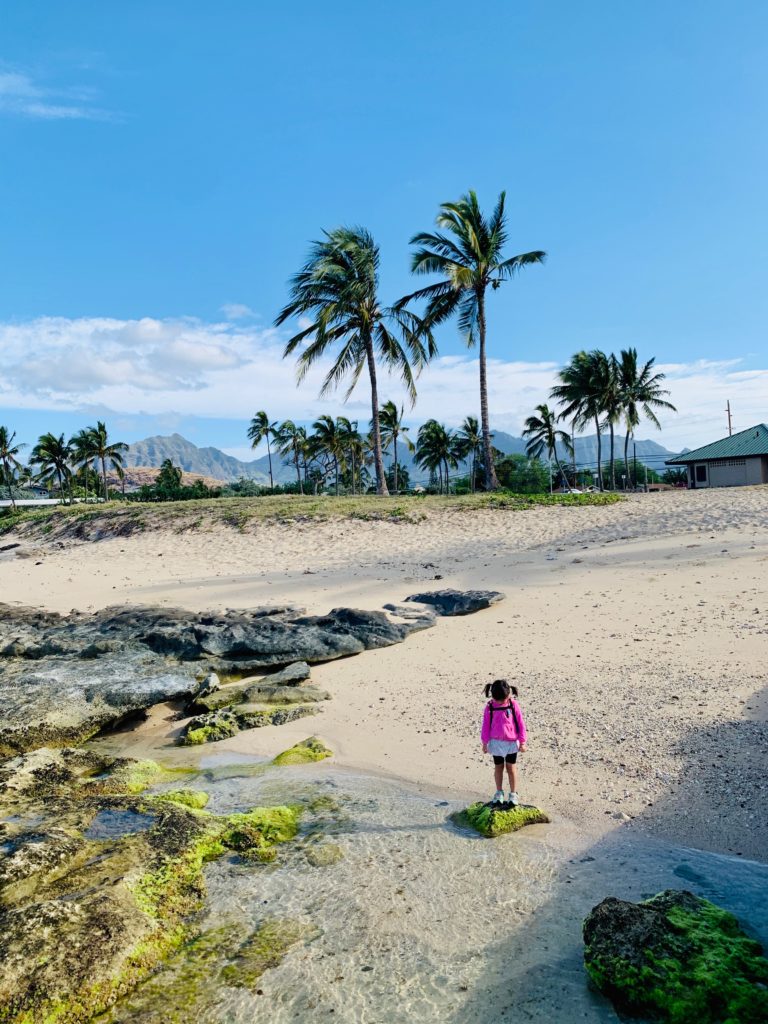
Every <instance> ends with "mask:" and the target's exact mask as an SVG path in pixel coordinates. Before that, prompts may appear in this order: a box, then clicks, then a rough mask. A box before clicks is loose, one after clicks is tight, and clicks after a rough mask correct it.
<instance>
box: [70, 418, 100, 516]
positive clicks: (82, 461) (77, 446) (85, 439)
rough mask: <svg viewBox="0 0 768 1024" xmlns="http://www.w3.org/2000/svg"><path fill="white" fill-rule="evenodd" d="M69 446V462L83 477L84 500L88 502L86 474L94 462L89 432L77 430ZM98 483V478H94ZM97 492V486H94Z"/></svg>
mask: <svg viewBox="0 0 768 1024" xmlns="http://www.w3.org/2000/svg"><path fill="white" fill-rule="evenodd" d="M69 446H70V448H71V449H72V455H71V461H72V464H73V465H74V466H77V467H78V468H79V470H80V473H81V474H82V476H83V483H84V487H85V500H86V501H87V500H88V474H89V471H90V469H91V465H92V463H94V462H95V459H94V455H93V444H92V439H91V435H90V431H89V430H78V432H77V433H76V434H73V435H72V437H71V438H70V439H69ZM96 479H97V481H98V476H97V477H96ZM96 491H98V484H97V485H96Z"/></svg>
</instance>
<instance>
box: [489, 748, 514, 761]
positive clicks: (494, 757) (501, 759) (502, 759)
mask: <svg viewBox="0 0 768 1024" xmlns="http://www.w3.org/2000/svg"><path fill="white" fill-rule="evenodd" d="M491 757H492V758H493V763H494V764H504V762H505V761H506V762H507V764H516V763H517V751H515V752H514V754H507V756H506V757H499V755H498V754H492V755H491Z"/></svg>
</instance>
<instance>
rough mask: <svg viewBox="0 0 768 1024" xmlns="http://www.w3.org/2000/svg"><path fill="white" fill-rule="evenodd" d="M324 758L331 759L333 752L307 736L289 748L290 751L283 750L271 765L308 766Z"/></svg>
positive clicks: (313, 737)
mask: <svg viewBox="0 0 768 1024" xmlns="http://www.w3.org/2000/svg"><path fill="white" fill-rule="evenodd" d="M326 757H333V751H332V750H329V749H328V747H326V745H325V744H324V743H323V741H322V740H319V739H318V738H317V736H309V737H308V738H307V739H305V740H302V741H301V743H297V744H296V745H295V746H293V747H291V748H290V750H284V751H283V752H282V754H278V755H277V757H276V758H275V759H274V760H273V761H272V764H277V765H285V764H309V763H310V762H312V761H322V760H324V759H325V758H326Z"/></svg>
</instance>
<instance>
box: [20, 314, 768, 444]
mask: <svg viewBox="0 0 768 1024" xmlns="http://www.w3.org/2000/svg"><path fill="white" fill-rule="evenodd" d="M282 352H283V337H282V335H281V334H280V333H279V332H277V331H275V330H270V329H261V328H256V327H252V326H246V325H239V324H233V323H232V322H224V323H205V322H203V321H200V320H196V319H193V318H182V319H173V320H170V319H169V320H157V319H152V318H142V319H139V320H118V319H112V318H106V317H83V318H80V319H66V318H64V317H40V318H38V319H36V320H30V321H25V322H22V323H5V324H0V403H1V404H2V405H4V406H6V407H17V408H28V409H40V410H43V409H61V410H86V409H89V408H94V407H98V408H102V409H109V410H112V411H113V412H114V413H115V414H116V415H117V416H135V415H140V414H148V415H151V416H153V417H157V416H167V417H170V418H171V419H172V418H174V417H179V416H187V417H188V416H197V417H202V418H205V417H222V418H227V419H241V420H243V421H247V420H249V419H250V418H251V416H252V415H253V413H254V411H255V410H257V409H261V408H265V409H267V410H268V411H269V414H270V416H272V417H273V418H274V419H286V418H288V417H290V418H292V419H295V420H311V419H314V418H316V417H317V416H318V415H319V414H320V413H329V414H331V415H336V414H338V413H341V412H344V413H345V414H346V415H348V416H350V417H351V418H353V419H354V418H357V419H358V420H359V421H360V423H361V424H367V422H368V419H369V417H370V406H369V402H368V392H367V388H366V386H365V381H364V380H361V382H360V384H359V385H358V389H357V390H356V392H355V394H354V395H353V397H352V399H351V400H350V402H348V403H347V404H346V405H344V403H343V402H342V396H343V390H342V391H341V392H340V393H339V394H337V395H331V396H329V397H328V398H324V399H319V398H318V397H317V396H318V391H319V387H320V383H321V381H322V378H323V375H324V372H325V371H326V370H327V364H325V365H321V366H318V367H316V368H315V369H314V370H313V371H312V372H311V373H310V375H309V377H308V378H307V380H306V382H305V383H304V384H303V385H302V387H301V388H300V389H298V390H297V387H296V377H295V366H294V363H293V361H292V360H284V359H283V358H282ZM658 369H659V370H660V371H662V372H664V373H666V375H667V384H668V386H669V389H670V392H671V394H670V399H671V401H672V402H674V404H675V405H676V406H677V407H678V410H679V413H678V414H677V415H675V414H671V413H668V414H667V413H665V414H664V415H663V416H662V417H660V418H661V420H662V424H663V427H664V430H663V434H662V435H658V434H657V433H656V431H655V430H654V429H653V427H651V426H650V425H647V426H643V427H641V428H640V430H639V432H638V436H639V437H654V438H657V439H658V440H659V441H660V442H662V443H664V444H665V445H666V446H667V447H668V448H670V449H673V450H674V449H678V448H682V447H683V446H689V447H694V446H697V445H699V444H704V443H705V442H707V441H710V440H713V439H714V438H716V437H719V436H722V435H723V434H724V433H725V429H726V419H725V411H724V410H725V403H726V400H727V399H730V402H731V407H732V409H733V413H734V426H735V429H744V428H746V427H749V426H751V425H752V424H753V423H757V422H761V421H765V420H767V419H768V402H767V399H766V396H768V368H766V369H760V368H757V369H748V368H745V365H744V362H743V361H742V360H740V359H729V360H724V361H720V362H713V361H709V362H704V361H699V362H693V363H674V364H669V365H666V366H665V365H659V367H658ZM556 371H557V364H556V363H554V362H552V361H541V362H521V361H514V362H512V361H505V360H501V359H492V360H491V361H490V362H489V366H488V378H489V400H490V407H491V420H492V424H493V425H494V426H495V427H496V428H497V429H500V430H506V431H508V432H510V433H513V434H519V433H520V430H521V427H522V424H523V421H524V419H525V417H526V416H528V415H529V414H530V412H531V410H532V409H533V407H534V406H535V405H536V404H538V403H539V402H542V401H546V399H547V394H548V391H549V389H550V387H551V386H552V383H553V380H554V376H555V373H556ZM477 376H478V374H477V361H476V359H475V358H474V355H473V354H472V353H469V352H468V353H467V354H466V355H464V354H460V355H450V356H444V357H441V358H438V359H436V360H435V361H434V362H433V363H432V365H431V366H429V367H428V368H427V370H426V371H425V372H424V373H423V374H422V376H421V378H420V380H419V382H418V388H419V400H418V403H417V406H416V408H415V409H414V410H413V412H412V414H411V415H412V421H413V422H414V423H416V422H420V421H423V420H425V419H428V418H429V417H432V416H434V417H436V418H438V419H440V420H442V421H444V422H447V423H449V424H453V425H455V424H457V423H459V422H461V420H462V419H463V418H464V417H465V416H466V415H468V414H474V415H476V414H477V411H478V404H479V403H478V395H477V390H478V383H477ZM379 393H380V395H381V397H382V399H384V398H393V399H395V400H396V401H398V402H401V401H403V400H404V395H403V389H402V386H401V385H400V384H399V382H398V381H395V380H391V379H388V378H387V376H386V374H385V373H383V371H382V377H381V380H380V382H379ZM203 433H204V431H203V430H202V429H201V443H204V438H203ZM238 454H239V455H240V456H241V457H242V454H243V453H242V452H240V451H238Z"/></svg>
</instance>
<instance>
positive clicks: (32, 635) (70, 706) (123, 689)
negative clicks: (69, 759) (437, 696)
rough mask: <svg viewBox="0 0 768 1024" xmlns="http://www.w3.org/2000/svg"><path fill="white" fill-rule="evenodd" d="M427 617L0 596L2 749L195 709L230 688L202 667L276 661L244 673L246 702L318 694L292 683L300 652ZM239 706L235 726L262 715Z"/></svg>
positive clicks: (395, 635)
mask: <svg viewBox="0 0 768 1024" xmlns="http://www.w3.org/2000/svg"><path fill="white" fill-rule="evenodd" d="M433 622H434V616H433V614H432V613H431V612H430V611H428V610H427V609H422V610H420V611H417V613H416V614H409V615H408V617H407V618H404V619H402V620H400V621H398V620H396V618H395V617H393V616H391V615H388V614H386V613H385V612H383V611H361V610H356V609H351V608H335V609H333V610H332V611H331V612H329V614H328V615H302V614H301V613H300V611H298V610H297V609H295V608H288V607H285V606H274V607H267V608H257V609H252V610H250V611H226V612H222V613H215V614H214V613H211V614H198V613H194V612H188V611H184V610H181V609H167V608H142V607H137V608H133V607H128V608H107V609H104V610H103V611H99V612H96V613H94V614H92V615H88V614H84V613H80V612H71V613H70V614H69V615H58V614H56V613H53V612H41V611H36V610H34V609H29V608H17V607H13V606H10V605H0V704H2V707H3V709H4V721H3V723H2V725H0V757H1V756H10V755H12V754H14V753H19V752H22V751H25V750H32V749H34V748H35V747H39V746H45V745H49V746H61V745H66V744H70V743H79V742H82V741H83V740H85V739H87V738H88V737H90V736H92V735H94V734H95V733H97V732H98V731H99V730H101V729H102V728H104V727H105V726H110V725H114V724H116V723H118V722H120V721H122V720H125V719H129V718H131V717H132V716H136V715H140V714H142V713H143V712H144V711H145V710H146V709H147V708H149V707H151V706H152V705H154V704H158V703H160V702H162V701H168V700H182V699H183V700H187V701H194V702H196V704H197V705H201V704H202V705H203V706H201V707H197V708H196V710H200V711H201V712H206V711H214V710H218V709H219V707H221V706H222V705H221V704H220V703H217V700H218V701H222V700H223V702H224V703H226V702H227V701H228V700H229V697H228V696H227V697H225V698H222V697H221V696H219V697H217V694H219V693H220V692H221V691H220V690H218V689H217V685H218V684H217V683H212V681H211V680H212V676H211V673H214V674H215V673H227V674H230V675H231V674H235V675H239V676H242V675H246V674H248V673H254V672H263V671H264V670H268V669H271V668H276V669H286V670H287V671H285V672H280V673H279V674H278V675H277V676H276V677H275V678H273V679H269V678H267V679H266V680H258V681H252V685H251V693H250V694H248V695H247V702H249V703H252V704H259V705H261V704H278V705H284V704H287V703H296V704H308V703H318V702H320V701H321V700H323V699H325V698H326V697H327V694H324V693H323V691H320V690H312V689H310V688H309V687H301V690H300V691H299V690H298V689H297V684H299V683H302V682H303V681H304V680H305V679H306V678H307V674H306V670H307V668H308V666H309V665H310V664H315V663H318V662H324V661H330V660H332V659H335V658H341V657H346V656H348V655H352V654H359V653H360V652H361V651H365V650H371V649H376V648H380V647H387V646H390V645H391V644H396V643H401V642H402V641H403V640H405V639H406V637H408V636H409V635H410V634H411V633H413V632H414V631H415V630H419V629H426V628H428V627H429V626H431V625H432V624H433ZM297 663H299V664H297ZM301 663H303V664H301ZM222 689H223V690H226V689H227V688H226V687H224V688H222ZM205 701H208V702H209V704H208V705H205V704H204V702H205ZM254 710H257V709H254ZM304 713H306V712H304ZM243 714H244V712H242V711H241V712H240V714H239V717H240V720H239V722H238V723H237V727H238V728H244V727H245V728H252V727H253V726H254V725H259V724H264V715H261V714H255V715H254V717H253V722H252V723H251V724H249V725H244V724H243ZM236 717H237V716H236ZM291 717H296V715H295V714H294V715H292V716H291ZM272 720H274V719H272ZM284 720H290V719H288V718H285V719H284ZM205 724H208V723H205Z"/></svg>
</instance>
